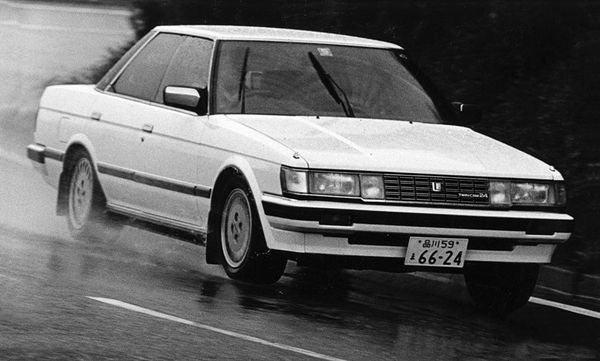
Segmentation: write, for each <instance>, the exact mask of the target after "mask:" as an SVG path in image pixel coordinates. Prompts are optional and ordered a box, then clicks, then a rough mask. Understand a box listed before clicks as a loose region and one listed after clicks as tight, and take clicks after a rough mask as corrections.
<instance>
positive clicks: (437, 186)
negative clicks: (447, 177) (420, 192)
mask: <svg viewBox="0 0 600 361" xmlns="http://www.w3.org/2000/svg"><path fill="white" fill-rule="evenodd" d="M431 190H432V191H433V192H436V193H439V192H441V191H442V182H431Z"/></svg>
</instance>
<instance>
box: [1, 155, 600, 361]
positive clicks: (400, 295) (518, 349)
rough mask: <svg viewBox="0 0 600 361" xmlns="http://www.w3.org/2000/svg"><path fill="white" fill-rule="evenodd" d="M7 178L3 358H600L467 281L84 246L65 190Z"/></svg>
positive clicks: (581, 331)
mask: <svg viewBox="0 0 600 361" xmlns="http://www.w3.org/2000/svg"><path fill="white" fill-rule="evenodd" d="M0 170H1V173H0V184H2V188H0V199H3V202H2V203H1V205H0V215H2V217H1V219H0V288H1V289H2V297H1V298H0V359H57V360H59V359H60V360H62V359H84V360H85V359H199V360H205V359H236V360H246V359H253V360H261V359H264V360H267V359H268V360H272V359H282V360H296V359H319V358H321V359H336V358H337V359H344V360H390V359H394V360H489V359H494V360H515V359H516V360H526V359H527V360H562V359H567V358H568V359H572V360H578V359H579V360H593V359H597V358H599V357H600V320H597V319H594V318H589V317H585V316H580V315H575V314H572V313H569V312H565V311H561V310H557V309H553V308H549V307H544V306H539V305H534V304H531V303H530V304H528V305H527V306H526V307H524V308H523V309H521V310H519V311H517V312H516V313H514V314H513V315H511V316H510V317H509V318H507V319H504V320H500V319H496V318H492V317H489V316H486V315H484V314H481V313H480V312H479V311H477V310H476V309H475V308H474V307H473V306H472V305H471V303H470V301H469V299H468V297H467V295H466V292H465V290H464V287H463V286H462V284H460V282H450V283H448V282H442V281H440V280H439V279H438V278H437V277H435V276H433V277H431V278H432V279H427V278H423V277H418V276H415V275H411V274H388V273H380V272H364V271H363V272H359V271H339V270H329V271H325V270H316V269H309V268H299V267H295V266H294V264H293V263H291V262H290V263H289V264H288V269H287V270H286V274H285V276H284V277H283V278H282V280H281V281H280V282H279V283H277V284H276V285H273V286H255V285H250V284H244V283H240V282H235V281H231V280H229V279H227V277H226V276H225V275H224V272H223V271H222V270H221V268H220V267H218V266H209V265H206V264H205V263H204V260H203V259H204V248H201V247H197V246H194V245H191V244H187V243H183V242H179V241H176V240H171V239H169V238H167V237H162V236H157V235H154V234H151V233H148V232H145V231H141V230H137V229H133V228H125V230H124V232H123V234H122V235H121V237H120V239H119V240H117V241H115V242H113V243H97V242H81V241H75V240H72V239H71V238H70V237H69V236H68V235H67V232H66V227H65V225H64V223H65V222H64V220H63V219H61V218H58V217H56V216H54V208H53V202H54V197H55V193H54V190H52V189H51V188H50V187H48V186H47V185H46V184H45V183H44V182H43V181H42V180H41V178H40V177H39V176H38V175H37V174H36V173H35V172H34V171H33V170H32V169H31V168H29V167H28V166H27V165H26V163H24V164H18V163H13V162H9V161H5V160H2V159H0ZM24 185H26V187H24ZM89 297H97V298H108V299H112V300H118V301H120V302H123V303H126V304H128V305H135V306H139V307H142V308H144V309H145V310H151V311H155V312H159V313H161V314H164V315H169V316H175V317H177V318H179V319H183V320H185V321H187V324H186V323H185V322H184V323H181V322H176V321H172V320H168V319H164V318H159V317H156V315H149V314H147V313H140V312H136V311H135V310H131V309H127V308H123V307H118V306H114V305H111V304H107V303H103V302H99V301H97V300H94V299H91V298H89ZM198 326H200V327H198ZM220 331H224V332H225V333H227V332H234V333H235V334H234V335H231V334H224V333H223V332H220ZM240 336H241V337H240ZM244 337H245V338H244ZM253 338H258V339H259V341H265V342H263V343H259V342H257V340H256V339H253ZM265 343H267V344H265ZM269 343H275V344H278V345H279V344H281V345H283V346H284V347H282V348H278V347H274V346H273V345H271V344H269ZM293 348H300V349H301V351H308V352H314V353H315V354H316V356H317V357H313V356H310V355H308V354H306V353H301V352H298V350H295V349H293Z"/></svg>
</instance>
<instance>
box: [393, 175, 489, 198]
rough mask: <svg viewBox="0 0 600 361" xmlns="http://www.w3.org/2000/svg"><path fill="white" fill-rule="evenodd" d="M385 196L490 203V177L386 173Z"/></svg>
mask: <svg viewBox="0 0 600 361" xmlns="http://www.w3.org/2000/svg"><path fill="white" fill-rule="evenodd" d="M383 182H384V188H385V200H386V201H396V202H414V203H448V204H464V205H473V204H475V205H488V204H489V180H487V179H482V178H462V177H435V176H412V175H397V174H385V175H384V176H383Z"/></svg>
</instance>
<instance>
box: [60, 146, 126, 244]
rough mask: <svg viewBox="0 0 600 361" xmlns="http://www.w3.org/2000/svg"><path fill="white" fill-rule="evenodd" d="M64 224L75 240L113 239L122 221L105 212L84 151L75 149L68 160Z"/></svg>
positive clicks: (119, 230) (98, 187) (90, 163)
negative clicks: (69, 160) (65, 219)
mask: <svg viewBox="0 0 600 361" xmlns="http://www.w3.org/2000/svg"><path fill="white" fill-rule="evenodd" d="M70 165H71V166H70V168H69V170H68V172H69V173H68V174H69V176H68V177H69V178H68V179H69V184H68V189H67V192H68V193H67V225H68V227H69V231H70V233H71V236H72V237H73V238H75V239H77V240H95V241H113V240H116V239H117V238H118V237H119V234H120V232H121V229H122V227H123V225H122V224H121V223H119V222H118V221H117V218H116V217H111V216H110V215H109V214H108V213H107V212H106V198H105V197H104V194H103V193H102V189H101V187H100V183H99V182H98V177H97V176H96V173H95V171H94V166H93V164H92V161H91V159H90V156H89V155H88V153H87V152H86V151H84V150H82V149H78V150H76V151H75V154H73V157H72V161H71V162H70Z"/></svg>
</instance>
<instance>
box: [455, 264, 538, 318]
mask: <svg viewBox="0 0 600 361" xmlns="http://www.w3.org/2000/svg"><path fill="white" fill-rule="evenodd" d="M465 266H466V267H465V274H464V276H465V283H466V284H467V289H468V290H469V294H470V295H471V298H472V299H473V302H474V303H475V305H476V306H477V307H479V308H481V309H483V310H484V311H486V312H489V313H491V314H494V315H497V316H505V315H507V314H509V313H511V312H513V311H515V310H517V309H518V308H521V307H522V306H524V305H525V304H526V303H527V301H528V300H529V297H530V296H531V294H532V293H533V289H534V288H535V283H536V281H537V277H538V273H539V268H540V267H539V265H537V264H529V263H524V264H520V263H483V262H482V263H472V264H467V265H465Z"/></svg>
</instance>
